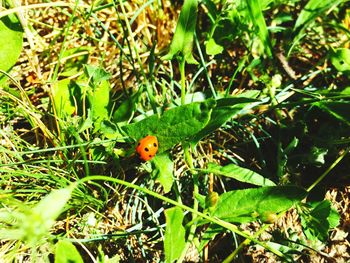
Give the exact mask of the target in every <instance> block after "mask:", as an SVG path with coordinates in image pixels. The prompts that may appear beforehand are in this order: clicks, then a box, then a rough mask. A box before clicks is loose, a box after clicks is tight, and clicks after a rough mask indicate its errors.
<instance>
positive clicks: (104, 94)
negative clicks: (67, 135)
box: [85, 65, 110, 130]
mask: <svg viewBox="0 0 350 263" xmlns="http://www.w3.org/2000/svg"><path fill="white" fill-rule="evenodd" d="M85 74H86V75H87V77H88V84H89V88H88V89H87V98H88V101H89V105H90V109H91V117H92V120H93V121H94V124H95V129H96V130H99V129H100V125H101V122H102V121H103V120H107V119H109V103H110V97H109V91H110V84H109V82H108V79H109V78H110V74H108V73H107V72H106V71H105V70H104V69H102V68H99V67H93V66H89V65H85Z"/></svg>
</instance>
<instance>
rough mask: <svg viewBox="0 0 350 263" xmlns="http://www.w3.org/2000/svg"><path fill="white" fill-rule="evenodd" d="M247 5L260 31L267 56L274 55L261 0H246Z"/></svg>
mask: <svg viewBox="0 0 350 263" xmlns="http://www.w3.org/2000/svg"><path fill="white" fill-rule="evenodd" d="M246 2H247V7H248V11H249V15H250V19H251V20H252V22H253V24H254V27H255V28H256V30H257V31H258V36H259V39H260V41H261V42H262V43H263V45H264V48H265V51H266V53H267V56H269V57H272V45H271V41H270V37H269V32H268V30H267V26H266V23H265V19H264V14H263V12H262V8H261V6H260V4H261V3H260V1H259V0H246Z"/></svg>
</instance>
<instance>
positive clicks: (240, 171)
mask: <svg viewBox="0 0 350 263" xmlns="http://www.w3.org/2000/svg"><path fill="white" fill-rule="evenodd" d="M204 171H205V172H207V173H213V174H217V175H222V176H226V177H230V178H234V179H236V180H238V181H240V182H244V183H249V184H254V185H261V186H273V185H276V184H275V183H274V182H272V181H271V180H269V179H267V178H265V177H263V176H262V175H260V174H258V173H256V172H254V171H252V170H249V169H247V168H242V167H239V166H238V165H235V164H229V165H226V166H221V165H218V164H214V163H209V164H208V169H205V170H204Z"/></svg>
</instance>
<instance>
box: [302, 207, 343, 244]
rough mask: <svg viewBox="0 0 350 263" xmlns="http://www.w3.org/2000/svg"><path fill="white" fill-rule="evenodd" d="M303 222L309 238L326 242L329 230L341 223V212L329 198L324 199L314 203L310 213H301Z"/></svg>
mask: <svg viewBox="0 0 350 263" xmlns="http://www.w3.org/2000/svg"><path fill="white" fill-rule="evenodd" d="M301 224H302V226H303V230H304V233H305V235H306V237H307V238H308V239H310V240H314V239H318V240H320V241H322V242H325V241H326V240H327V238H328V232H329V230H330V229H331V228H334V227H336V226H337V225H338V224H339V214H338V213H337V212H336V211H335V210H334V209H332V207H331V203H330V202H329V201H328V200H324V201H321V202H318V203H316V204H313V209H312V210H311V211H310V212H309V213H305V214H301Z"/></svg>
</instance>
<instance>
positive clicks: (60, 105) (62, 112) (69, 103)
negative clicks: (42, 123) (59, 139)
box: [51, 79, 76, 118]
mask: <svg viewBox="0 0 350 263" xmlns="http://www.w3.org/2000/svg"><path fill="white" fill-rule="evenodd" d="M73 89H74V86H73V85H71V81H70V79H62V80H59V81H57V82H56V83H54V84H53V85H52V90H51V92H52V97H53V100H54V101H53V103H54V105H55V111H56V114H57V116H58V117H59V118H65V117H69V116H71V115H72V114H73V113H74V112H75V110H76V108H75V105H74V95H73V92H74V91H73Z"/></svg>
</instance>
